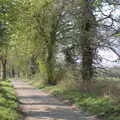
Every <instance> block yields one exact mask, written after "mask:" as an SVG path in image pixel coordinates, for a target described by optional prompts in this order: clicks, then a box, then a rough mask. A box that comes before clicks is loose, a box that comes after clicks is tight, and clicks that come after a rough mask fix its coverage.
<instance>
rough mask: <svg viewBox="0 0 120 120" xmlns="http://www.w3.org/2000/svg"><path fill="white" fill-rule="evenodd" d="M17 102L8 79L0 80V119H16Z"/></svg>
mask: <svg viewBox="0 0 120 120" xmlns="http://www.w3.org/2000/svg"><path fill="white" fill-rule="evenodd" d="M17 107H18V103H17V99H16V97H15V95H14V89H13V88H12V85H11V83H10V81H8V80H6V81H1V82H0V120H18V118H20V114H19V113H18V110H17Z"/></svg>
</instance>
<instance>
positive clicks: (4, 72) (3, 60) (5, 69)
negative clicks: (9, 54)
mask: <svg viewBox="0 0 120 120" xmlns="http://www.w3.org/2000/svg"><path fill="white" fill-rule="evenodd" d="M6 65H7V60H6V58H5V57H2V79H3V80H5V79H6V77H7V68H6Z"/></svg>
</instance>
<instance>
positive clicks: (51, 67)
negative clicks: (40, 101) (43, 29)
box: [47, 18, 57, 85]
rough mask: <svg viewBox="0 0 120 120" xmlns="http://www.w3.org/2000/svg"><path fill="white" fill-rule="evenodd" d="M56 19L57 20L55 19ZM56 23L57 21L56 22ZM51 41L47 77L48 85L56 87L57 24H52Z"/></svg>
mask: <svg viewBox="0 0 120 120" xmlns="http://www.w3.org/2000/svg"><path fill="white" fill-rule="evenodd" d="M55 19H56V18H55ZM55 21H56V20H55ZM52 29H53V30H52V31H51V39H50V40H49V43H48V57H47V77H48V80H47V82H48V84H50V85H56V84H57V81H56V79H55V63H56V60H55V55H54V54H55V48H56V23H53V24H52Z"/></svg>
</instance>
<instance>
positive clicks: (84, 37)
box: [80, 0, 96, 91]
mask: <svg viewBox="0 0 120 120" xmlns="http://www.w3.org/2000/svg"><path fill="white" fill-rule="evenodd" d="M81 23H82V24H81V26H80V27H81V37H80V41H81V43H80V44H81V52H82V70H81V74H82V79H83V87H84V90H85V91H89V90H90V87H91V82H92V78H93V73H94V69H93V63H94V56H95V51H96V50H95V48H96V46H95V36H96V20H95V17H94V15H93V10H92V7H91V1H90V0H89V1H88V0H83V1H82V3H81Z"/></svg>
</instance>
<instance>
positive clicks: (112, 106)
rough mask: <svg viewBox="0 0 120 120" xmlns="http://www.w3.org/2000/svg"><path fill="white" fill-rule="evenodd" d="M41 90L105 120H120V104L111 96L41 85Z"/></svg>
mask: <svg viewBox="0 0 120 120" xmlns="http://www.w3.org/2000/svg"><path fill="white" fill-rule="evenodd" d="M39 88H40V89H42V90H44V91H49V92H50V93H51V94H52V95H54V96H57V97H59V98H62V99H63V100H66V101H69V103H71V104H74V105H76V106H77V107H78V108H80V109H82V110H83V111H85V112H88V113H90V114H92V115H96V116H98V117H99V118H101V119H103V120H120V104H119V103H118V102H116V101H114V100H113V99H112V98H111V97H110V96H99V95H95V94H86V93H82V92H80V90H77V89H68V88H65V87H61V85H60V86H59V85H57V86H54V87H53V86H44V85H40V86H39Z"/></svg>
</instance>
